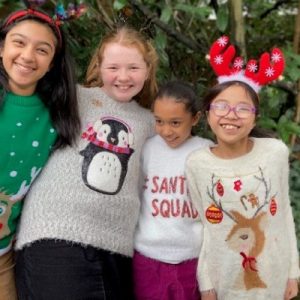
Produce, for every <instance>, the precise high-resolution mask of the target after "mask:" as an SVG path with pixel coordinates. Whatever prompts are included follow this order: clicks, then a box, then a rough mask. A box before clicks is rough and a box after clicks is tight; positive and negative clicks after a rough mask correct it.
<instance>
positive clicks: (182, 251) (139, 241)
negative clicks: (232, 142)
mask: <svg viewBox="0 0 300 300" xmlns="http://www.w3.org/2000/svg"><path fill="white" fill-rule="evenodd" d="M211 143H212V142H211V141H209V140H206V139H203V138H200V137H192V138H190V139H188V140H187V141H186V142H185V143H184V144H182V145H181V146H180V147H178V148H170V147H168V145H167V144H166V142H165V141H164V140H163V139H162V138H161V137H160V136H159V135H156V136H154V137H152V138H150V139H149V140H148V141H147V142H146V143H145V145H144V148H143V152H142V173H143V175H142V176H143V177H144V186H143V191H142V193H141V212H140V217H139V223H138V227H137V231H136V234H135V249H136V250H137V251H139V252H140V253H141V254H143V255H144V256H147V257H150V258H153V259H156V260H159V261H162V262H166V263H171V264H177V263H180V262H182V261H184V260H188V259H191V258H195V257H198V255H199V251H200V246H201V243H202V224H201V222H200V219H199V214H198V212H197V210H196V209H195V208H194V207H193V205H192V203H191V201H190V199H189V196H188V191H187V183H186V178H185V176H184V165H185V159H186V157H187V155H188V154H189V153H191V152H192V151H193V150H195V149H199V148H202V147H204V146H208V145H209V144H211Z"/></svg>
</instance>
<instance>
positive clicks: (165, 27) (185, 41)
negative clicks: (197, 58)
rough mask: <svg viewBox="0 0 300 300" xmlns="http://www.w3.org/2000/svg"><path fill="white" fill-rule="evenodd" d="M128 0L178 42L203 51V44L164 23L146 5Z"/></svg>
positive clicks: (134, 0)
mask: <svg viewBox="0 0 300 300" xmlns="http://www.w3.org/2000/svg"><path fill="white" fill-rule="evenodd" d="M128 2H129V3H130V4H131V5H132V6H135V7H136V8H137V9H138V10H139V11H141V12H142V13H143V14H144V15H145V16H146V17H147V18H148V19H149V20H150V21H151V22H153V23H154V24H155V25H157V26H158V27H159V28H160V29H161V30H163V31H164V32H166V33H167V34H168V35H169V36H171V37H172V38H174V39H176V40H177V41H178V42H180V43H182V44H183V45H185V46H186V47H188V48H189V49H192V50H194V51H199V50H200V51H205V50H204V49H205V47H204V46H202V45H200V44H199V43H198V42H195V41H193V40H192V39H190V38H188V37H187V36H185V35H183V34H182V33H180V32H179V31H177V30H175V29H173V28H171V27H169V26H168V25H167V24H166V23H164V22H162V21H161V20H160V19H159V17H158V16H157V15H156V14H155V13H153V12H151V11H150V10H149V8H148V7H146V6H145V5H143V4H141V3H140V2H139V1H136V0H130V1H128Z"/></svg>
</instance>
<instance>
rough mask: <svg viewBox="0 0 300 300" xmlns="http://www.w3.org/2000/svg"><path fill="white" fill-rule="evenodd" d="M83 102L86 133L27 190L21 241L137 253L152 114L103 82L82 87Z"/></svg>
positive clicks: (58, 154)
mask: <svg viewBox="0 0 300 300" xmlns="http://www.w3.org/2000/svg"><path fill="white" fill-rule="evenodd" d="M79 101H80V113H81V118H82V126H83V129H82V136H81V137H80V138H79V139H78V141H77V146H76V147H73V148H71V147H67V148H65V149H62V150H58V151H56V152H54V154H53V155H52V156H51V158H50V160H49V162H48V164H47V165H46V167H45V169H44V170H43V172H42V174H41V175H40V177H39V178H38V180H37V181H36V183H35V185H34V186H33V187H32V189H31V191H30V192H29V194H28V196H27V198H26V201H25V206H24V210H23V214H22V218H21V223H20V230H19V234H18V239H17V244H16V247H17V249H20V248H22V247H24V246H25V245H29V244H30V243H32V242H34V241H37V240H40V239H45V238H48V239H62V240H67V241H71V242H77V243H81V244H83V245H92V246H94V247H96V248H101V249H105V250H109V251H112V252H116V253H120V254H123V255H126V256H132V254H133V235H134V229H135V226H136V223H137V220H138V214H139V208H140V201H139V195H138V178H139V162H140V153H141V148H142V145H143V144H144V141H145V140H146V139H147V138H148V137H150V136H152V135H153V131H154V118H153V116H152V114H151V112H150V111H149V110H146V109H144V108H142V107H140V106H139V105H138V104H137V103H136V102H135V101H131V102H129V103H120V102H117V101H114V100H112V99H111V98H109V97H108V96H107V95H106V94H104V93H103V91H102V90H101V89H100V88H79Z"/></svg>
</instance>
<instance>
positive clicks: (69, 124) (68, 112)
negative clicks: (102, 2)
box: [0, 14, 80, 149]
mask: <svg viewBox="0 0 300 300" xmlns="http://www.w3.org/2000/svg"><path fill="white" fill-rule="evenodd" d="M25 20H33V21H35V22H38V23H40V24H43V25H47V26H48V27H49V28H51V29H52V31H53V33H54V35H55V36H56V38H57V41H58V43H57V46H56V51H55V55H54V58H53V60H52V63H51V65H52V67H51V69H50V70H49V71H48V72H47V73H46V74H45V75H44V77H43V78H41V79H40V80H39V81H38V83H37V87H36V90H35V93H36V94H38V96H39V97H40V98H41V100H42V101H43V103H44V104H45V106H46V107H47V108H48V110H49V113H50V117H51V120H52V122H53V126H54V128H55V129H56V131H57V134H58V138H57V140H56V142H55V144H54V147H53V148H54V149H58V148H62V147H65V146H67V145H72V144H73V143H75V141H76V137H77V136H78V134H79V131H80V119H79V112H78V102H77V92H76V78H75V70H74V64H73V61H72V58H71V57H70V55H69V53H68V50H67V46H66V40H65V37H64V33H63V31H62V29H61V28H60V31H61V40H60V42H59V37H58V33H57V30H55V29H54V27H53V26H54V25H52V24H50V23H48V22H46V21H44V20H42V19H40V18H39V17H37V16H34V15H30V14H27V15H25V16H23V17H21V18H19V19H17V20H16V21H14V22H13V23H12V24H10V25H8V26H5V27H4V26H2V27H1V29H0V48H1V47H3V46H4V41H5V38H6V35H7V33H8V32H9V31H10V30H11V29H12V28H13V27H14V26H15V25H16V24H18V23H20V22H22V21H25ZM4 24H5V22H4ZM8 81H9V79H8V75H7V73H6V71H5V69H4V66H3V63H2V59H1V58H0V87H1V88H2V89H3V91H2V95H0V107H1V106H2V104H3V101H4V96H5V94H6V93H7V92H8V91H9V85H8Z"/></svg>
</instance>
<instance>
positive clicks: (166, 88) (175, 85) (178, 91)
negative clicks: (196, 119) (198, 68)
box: [153, 80, 201, 116]
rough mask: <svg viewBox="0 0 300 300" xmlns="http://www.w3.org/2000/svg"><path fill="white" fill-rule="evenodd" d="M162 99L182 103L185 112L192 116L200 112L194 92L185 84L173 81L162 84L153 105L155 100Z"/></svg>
mask: <svg viewBox="0 0 300 300" xmlns="http://www.w3.org/2000/svg"><path fill="white" fill-rule="evenodd" d="M163 97H170V98H174V100H175V101H176V102H177V103H184V104H185V107H186V110H187V111H188V112H190V113H191V114H192V116H195V115H196V114H197V113H198V112H199V111H200V108H201V107H200V105H199V104H200V103H199V101H198V99H197V95H196V91H195V90H194V88H193V87H192V86H191V85H190V84H188V83H187V82H183V81H180V80H174V81H169V82H167V83H165V84H163V85H162V86H160V88H159V90H158V93H157V94H156V97H155V99H154V101H153V104H154V103H155V101H156V100H158V99H160V98H163Z"/></svg>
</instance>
